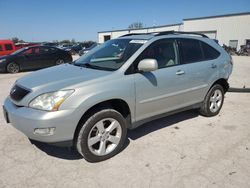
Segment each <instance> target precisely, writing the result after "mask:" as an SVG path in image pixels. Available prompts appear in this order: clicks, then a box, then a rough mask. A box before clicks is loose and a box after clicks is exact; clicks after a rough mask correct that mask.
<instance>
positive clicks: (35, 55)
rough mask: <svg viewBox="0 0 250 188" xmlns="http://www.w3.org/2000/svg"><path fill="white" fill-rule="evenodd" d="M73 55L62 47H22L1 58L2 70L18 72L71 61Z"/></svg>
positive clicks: (0, 65)
mask: <svg viewBox="0 0 250 188" xmlns="http://www.w3.org/2000/svg"><path fill="white" fill-rule="evenodd" d="M71 61H72V57H71V55H70V54H69V53H68V52H66V51H64V50H61V49H58V48H55V47H46V46H32V47H26V48H22V49H20V50H18V51H16V52H14V53H12V54H11V55H8V56H3V57H1V58H0V70H1V71H3V72H9V73H17V72H19V71H23V70H34V69H40V68H45V67H50V66H54V65H59V64H63V63H66V62H71Z"/></svg>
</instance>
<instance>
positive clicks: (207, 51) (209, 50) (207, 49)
mask: <svg viewBox="0 0 250 188" xmlns="http://www.w3.org/2000/svg"><path fill="white" fill-rule="evenodd" d="M201 46H202V50H203V54H204V60H212V59H216V58H217V57H219V55H220V52H218V51H217V50H215V49H214V48H213V47H211V46H209V45H208V44H206V43H204V42H201Z"/></svg>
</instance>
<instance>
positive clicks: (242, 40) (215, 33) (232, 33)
mask: <svg viewBox="0 0 250 188" xmlns="http://www.w3.org/2000/svg"><path fill="white" fill-rule="evenodd" d="M170 30H175V31H192V32H200V33H204V34H206V35H207V36H209V37H210V38H213V39H217V40H218V41H219V44H220V45H223V44H225V45H227V46H229V44H234V45H235V44H236V43H237V49H239V48H240V46H241V45H245V44H246V40H250V13H246V14H234V15H224V16H214V17H204V18H193V19H184V20H183V24H174V25H166V26H159V27H149V28H144V29H135V30H126V29H125V30H114V31H107V32H99V33H98V41H99V43H103V42H104V36H105V35H110V38H111V39H113V38H117V37H119V36H122V35H125V34H128V33H149V32H161V31H170Z"/></svg>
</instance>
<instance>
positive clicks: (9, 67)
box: [6, 62, 20, 73]
mask: <svg viewBox="0 0 250 188" xmlns="http://www.w3.org/2000/svg"><path fill="white" fill-rule="evenodd" d="M6 70H7V72H9V73H18V72H19V71H20V67H19V65H18V64H16V63H14V62H13V63H9V64H8V65H7V67H6Z"/></svg>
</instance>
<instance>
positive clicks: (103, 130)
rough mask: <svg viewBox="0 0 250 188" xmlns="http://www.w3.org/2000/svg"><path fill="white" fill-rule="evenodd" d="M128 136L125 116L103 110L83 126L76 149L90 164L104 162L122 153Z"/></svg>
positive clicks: (110, 110) (94, 114)
mask: <svg viewBox="0 0 250 188" xmlns="http://www.w3.org/2000/svg"><path fill="white" fill-rule="evenodd" d="M126 135H127V128H126V123H125V119H124V118H123V116H122V115H121V114H120V113H119V112H117V111H116V110H113V109H102V110H100V111H98V112H96V113H93V115H92V116H91V117H90V118H89V119H88V120H87V121H86V122H85V123H83V124H82V125H81V129H80V130H79V133H78V135H77V139H76V148H77V151H78V152H79V153H80V154H81V155H82V156H83V157H84V158H85V159H86V160H87V161H89V162H99V161H103V160H106V159H109V158H111V157H113V156H114V155H116V154H117V153H119V152H120V151H121V149H122V146H123V144H124V142H125V139H126Z"/></svg>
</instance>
